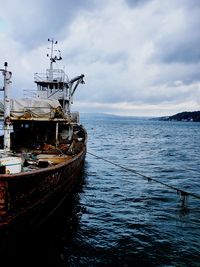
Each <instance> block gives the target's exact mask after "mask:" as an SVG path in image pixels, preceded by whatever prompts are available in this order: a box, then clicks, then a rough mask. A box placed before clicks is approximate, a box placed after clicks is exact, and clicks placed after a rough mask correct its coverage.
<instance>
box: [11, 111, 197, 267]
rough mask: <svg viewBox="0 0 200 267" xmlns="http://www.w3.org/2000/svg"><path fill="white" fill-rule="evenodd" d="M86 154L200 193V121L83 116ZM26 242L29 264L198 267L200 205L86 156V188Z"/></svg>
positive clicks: (24, 260) (23, 259)
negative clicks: (50, 222) (163, 120)
mask: <svg viewBox="0 0 200 267" xmlns="http://www.w3.org/2000/svg"><path fill="white" fill-rule="evenodd" d="M82 124H84V125H85V127H86V128H87V130H88V134H89V137H88V152H89V153H94V154H96V155H98V156H100V157H103V158H104V159H106V160H109V161H112V162H115V163H116V164H120V165H123V166H124V167H127V168H129V169H130V168H131V169H133V170H136V171H138V172H139V173H142V174H144V175H146V176H150V177H152V178H155V179H156V180H158V181H161V182H163V183H166V184H168V185H172V186H174V187H178V188H180V189H182V190H185V191H188V192H192V193H195V194H198V195H200V144H199V140H200V139H199V138H200V123H186V122H161V121H153V120H145V119H143V120H142V119H140V120H136V119H130V118H121V117H105V116H102V117H101V116H96V117H93V116H91V115H90V116H86V115H84V116H83V117H82ZM77 191H78V192H77V193H76V194H74V196H73V198H72V200H71V201H70V202H71V208H68V209H67V208H66V207H67V203H65V205H66V206H64V207H63V208H62V212H61V214H59V215H57V217H56V218H55V220H54V222H53V223H52V224H51V225H50V226H48V227H47V228H46V229H45V230H44V231H42V232H40V233H37V235H35V237H34V239H33V238H31V239H29V241H26V242H27V243H26V244H24V245H25V246H24V248H23V250H22V251H21V252H19V251H18V252H17V253H16V254H17V255H15V263H16V262H19V264H21V265H22V264H24V265H26V266H40V264H42V265H41V266H70V267H72V266H73V267H74V266H200V199H195V198H193V197H190V196H189V197H188V198H187V200H186V202H185V205H182V204H183V202H182V201H181V198H180V195H177V192H176V191H174V190H170V189H168V188H166V187H165V186H162V185H160V184H158V183H155V182H153V181H151V182H148V181H147V180H146V179H144V178H143V177H141V176H138V175H136V174H135V173H131V172H128V171H126V170H125V169H121V168H119V167H117V166H114V165H111V164H110V163H108V162H105V161H103V160H101V159H97V158H96V157H94V156H92V155H91V154H87V157H86V163H85V167H84V174H83V178H82V184H81V186H80V187H79V188H78V189H77Z"/></svg>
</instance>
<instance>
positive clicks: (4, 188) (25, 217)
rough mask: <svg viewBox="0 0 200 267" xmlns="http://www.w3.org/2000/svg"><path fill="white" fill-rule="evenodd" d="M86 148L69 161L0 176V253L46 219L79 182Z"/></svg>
mask: <svg viewBox="0 0 200 267" xmlns="http://www.w3.org/2000/svg"><path fill="white" fill-rule="evenodd" d="M85 156H86V146H84V147H83V149H82V151H81V152H80V153H78V154H77V155H74V156H73V157H72V158H71V159H70V160H66V161H64V162H61V163H59V164H56V165H55V166H50V167H47V168H43V169H39V170H34V171H31V172H27V173H26V172H24V173H19V174H15V175H0V249H1V251H2V250H4V249H6V247H7V246H8V245H9V242H12V239H13V238H14V237H15V235H17V234H26V233H28V232H30V230H32V229H35V228H37V227H38V226H40V225H41V224H42V223H43V222H44V221H46V219H47V218H49V217H50V216H51V215H52V214H53V213H54V212H55V211H56V210H57V208H58V207H59V206H60V204H61V203H62V201H64V200H65V199H66V198H67V197H68V196H69V195H70V194H71V193H72V192H73V189H74V188H75V186H76V185H77V183H78V182H79V180H80V178H81V172H82V170H83V166H84V162H85Z"/></svg>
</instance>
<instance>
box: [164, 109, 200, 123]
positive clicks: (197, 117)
mask: <svg viewBox="0 0 200 267" xmlns="http://www.w3.org/2000/svg"><path fill="white" fill-rule="evenodd" d="M160 119H161V120H164V121H200V111H185V112H181V113H177V114H175V115H172V116H169V117H161V118H160Z"/></svg>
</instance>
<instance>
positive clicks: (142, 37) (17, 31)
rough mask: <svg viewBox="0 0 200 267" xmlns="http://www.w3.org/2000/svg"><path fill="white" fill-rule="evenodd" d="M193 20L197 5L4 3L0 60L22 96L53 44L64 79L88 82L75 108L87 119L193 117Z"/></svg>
mask: <svg viewBox="0 0 200 267" xmlns="http://www.w3.org/2000/svg"><path fill="white" fill-rule="evenodd" d="M11 6H12V9H11ZM19 6H20V8H19ZM8 11H9V12H10V13H9V17H7V16H6V15H5V14H7V13H8ZM199 13H200V3H199V1H197V0H191V1H186V0H168V1H162V3H161V1H159V0H149V1H145V0H143V1H139V0H138V1H136V0H135V1H133V0H132V1H131V0H102V1H98V0H94V1H92V0H88V1H81V0H76V1H64V0H61V1H59V3H58V2H56V1H54V0H51V1H47V0H41V1H40V2H39V1H38V0H36V1H25V0H15V1H12V2H11V1H6V2H3V3H2V7H1V11H0V38H1V43H0V49H1V50H0V51H1V54H2V56H1V59H2V61H4V60H6V61H9V62H10V63H9V64H10V67H12V70H13V86H14V88H15V89H14V91H15V92H14V94H15V95H20V94H21V93H22V88H23V86H25V87H26V89H28V88H31V87H33V83H32V77H33V73H34V72H37V71H38V72H41V71H42V70H44V69H45V68H46V67H48V64H49V63H48V58H45V54H46V51H47V47H48V44H47V42H46V40H47V38H49V37H50V38H51V37H55V38H56V39H58V41H59V49H60V50H61V51H62V57H63V59H64V62H65V64H66V65H65V70H66V71H67V73H68V74H69V76H70V77H73V76H76V75H79V74H81V73H84V74H85V76H86V77H85V81H86V84H85V85H84V86H81V87H79V88H78V90H77V92H76V96H75V103H76V100H77V102H78V103H79V104H80V106H81V107H86V106H88V107H87V112H88V111H89V109H90V110H91V111H92V112H94V111H95V112H98V111H101V112H109V113H112V112H113V113H117V114H118V113H120V112H121V113H123V114H125V113H129V115H130V114H131V113H132V115H134V114H140V115H142V114H143V113H145V114H146V113H147V111H146V110H147V109H148V108H149V115H151V113H152V114H155V113H156V112H157V114H158V115H159V114H161V113H162V115H163V112H166V115H167V114H168V113H171V110H173V111H176V110H177V111H179V107H181V108H183V109H184V110H186V109H189V110H193V109H198V105H199V101H198V99H199V93H200V92H199V76H200V75H199V69H200V49H199V47H200V46H199V44H200V33H199V28H200V21H199V17H200V14H199ZM191 14H192V15H191ZM13 59H14V60H13ZM62 64H63V63H62ZM56 67H57V66H56ZM75 105H76V104H75ZM117 107H118V108H117ZM152 107H153V108H152ZM167 107H168V109H167ZM184 107H185V108H184ZM136 108H138V109H139V110H136ZM120 110H121V111H120Z"/></svg>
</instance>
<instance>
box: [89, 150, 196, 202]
mask: <svg viewBox="0 0 200 267" xmlns="http://www.w3.org/2000/svg"><path fill="white" fill-rule="evenodd" d="M87 153H88V154H89V155H92V156H93V157H96V158H97V159H101V160H103V161H105V162H108V163H110V164H112V165H114V166H117V167H119V168H121V169H123V170H125V171H127V172H132V173H134V174H136V175H138V176H141V177H143V178H144V179H146V180H147V181H148V182H149V181H153V182H156V183H158V184H161V185H163V186H165V187H168V188H170V189H172V190H174V191H176V192H177V194H179V195H180V196H181V197H182V203H183V204H184V203H185V200H186V198H187V197H188V196H191V197H193V198H197V199H200V196H199V195H196V194H194V193H191V192H187V191H185V190H182V189H179V188H177V187H175V186H173V185H169V184H166V183H163V182H161V181H159V180H157V179H155V178H152V177H150V176H147V175H144V174H142V173H140V172H138V171H137V170H134V169H130V168H127V167H125V166H122V165H120V164H118V163H115V162H113V161H110V160H107V159H104V158H102V157H100V156H97V155H95V154H93V153H91V152H88V151H87Z"/></svg>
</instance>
